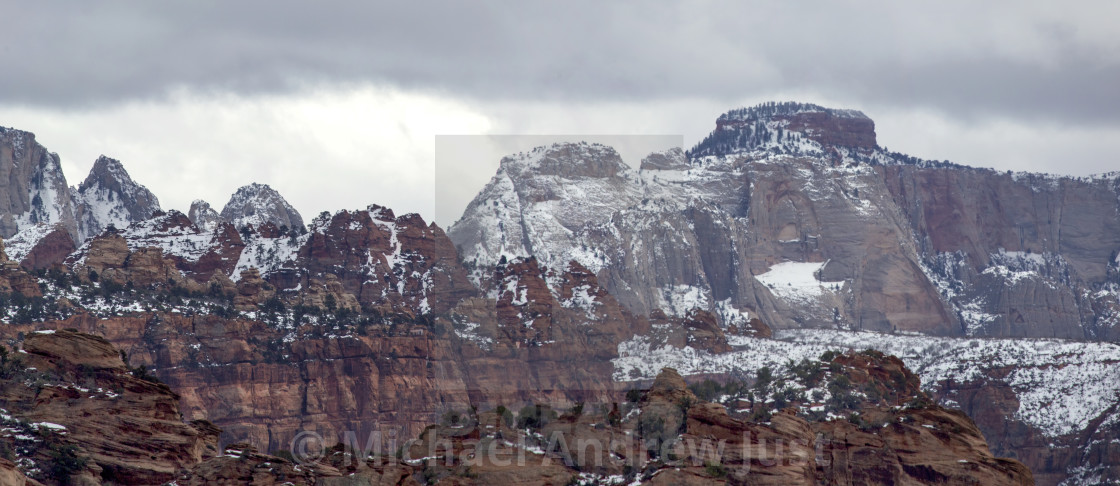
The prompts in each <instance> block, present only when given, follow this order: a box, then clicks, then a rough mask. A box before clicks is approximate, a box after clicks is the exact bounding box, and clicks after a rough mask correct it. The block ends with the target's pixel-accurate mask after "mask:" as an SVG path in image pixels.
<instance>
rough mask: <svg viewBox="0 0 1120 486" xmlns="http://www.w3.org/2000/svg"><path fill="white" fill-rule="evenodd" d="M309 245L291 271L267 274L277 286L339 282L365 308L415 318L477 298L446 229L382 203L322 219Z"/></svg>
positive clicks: (282, 269)
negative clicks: (472, 296)
mask: <svg viewBox="0 0 1120 486" xmlns="http://www.w3.org/2000/svg"><path fill="white" fill-rule="evenodd" d="M304 241H305V243H303V245H302V246H301V247H299V249H298V253H295V254H294V255H293V258H292V260H291V263H290V265H281V266H278V267H277V269H276V270H275V271H272V272H270V273H269V274H268V275H267V276H266V278H267V279H268V280H269V281H270V282H272V283H273V284H274V285H276V287H277V288H279V289H282V290H287V289H293V288H308V287H310V286H311V285H312V283H311V279H315V280H318V281H320V282H329V281H331V280H337V281H338V282H339V283H340V284H341V286H342V287H341V290H342V292H343V293H345V294H350V295H353V296H355V297H356V298H357V300H358V303H359V304H360V305H361V306H362V308H363V309H376V310H377V312H380V313H382V314H392V313H403V314H405V315H414V316H416V315H422V314H433V313H443V312H446V311H447V310H449V309H450V308H451V307H452V306H454V305H455V304H456V303H457V302H459V300H461V299H462V298H464V297H467V296H470V295H473V294H474V293H475V289H474V287H473V286H472V285H471V284H470V281H469V280H468V279H467V275H466V271H465V269H464V268H463V267H462V265H460V264H459V262H458V258H457V257H456V254H455V247H454V246H453V245H452V244H451V241H450V240H449V239H448V238H447V236H446V235H445V234H444V232H443V230H442V229H440V228H439V227H438V226H436V225H434V224H428V223H426V222H424V220H423V219H422V218H421V217H420V216H419V215H417V214H406V215H403V216H400V217H397V216H395V215H394V214H393V211H392V210H390V209H388V208H384V207H381V206H377V205H372V206H370V207H369V208H367V209H366V210H364V211H339V212H337V213H335V214H334V215H333V216H330V217H326V216H323V217H320V218H317V219H316V220H315V221H314V222H313V224H312V231H311V232H310V233H309V234H308V235H307V236H306V240H304ZM294 269H299V271H292V270H294ZM332 275H333V277H331V276H332Z"/></svg>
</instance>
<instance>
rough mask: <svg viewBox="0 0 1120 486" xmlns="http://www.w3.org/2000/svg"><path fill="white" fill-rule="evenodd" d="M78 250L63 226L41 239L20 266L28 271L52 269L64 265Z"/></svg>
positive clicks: (56, 227) (57, 227)
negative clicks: (67, 258)
mask: <svg viewBox="0 0 1120 486" xmlns="http://www.w3.org/2000/svg"><path fill="white" fill-rule="evenodd" d="M76 249H77V248H76V247H75V246H74V240H73V239H71V237H70V233H67V232H66V228H64V227H62V226H61V225H59V226H55V228H54V230H52V231H51V232H50V233H47V235H46V236H44V237H43V238H42V239H40V240H39V242H38V243H36V244H35V246H34V247H32V248H31V251H30V252H28V253H27V255H25V256H24V257H23V261H21V262H20V266H22V267H23V268H24V269H26V270H28V271H31V270H40V269H46V268H51V267H53V266H56V265H60V264H62V262H63V261H65V260H66V257H67V256H69V255H70V254H71V253H73V252H74V250H76Z"/></svg>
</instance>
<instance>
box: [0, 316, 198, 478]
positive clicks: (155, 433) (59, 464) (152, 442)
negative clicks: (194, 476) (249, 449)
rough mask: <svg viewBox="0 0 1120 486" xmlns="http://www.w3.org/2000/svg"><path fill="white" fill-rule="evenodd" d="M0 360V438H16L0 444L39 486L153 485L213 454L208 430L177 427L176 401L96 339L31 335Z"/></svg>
mask: <svg viewBox="0 0 1120 486" xmlns="http://www.w3.org/2000/svg"><path fill="white" fill-rule="evenodd" d="M2 358H3V377H2V379H0V403H2V404H3V407H4V409H5V412H4V417H3V420H4V422H5V427H6V429H5V430H9V431H11V430H15V431H18V432H19V433H18V434H11V433H8V434H5V436H4V437H0V442H3V443H5V444H6V445H7V447H9V449H7V450H9V451H17V452H16V453H17V454H18V455H19V456H20V461H19V463H20V464H21V465H22V467H21V469H22V470H23V471H22V472H24V473H26V474H30V475H32V476H34V477H36V478H37V479H39V480H41V481H44V482H46V483H47V484H66V483H68V482H76V483H80V484H101V483H102V481H106V482H111V483H113V484H137V485H139V484H160V483H163V482H166V481H170V480H172V479H174V478H175V475H176V473H177V472H178V471H179V470H180V469H182V468H185V467H189V466H193V465H195V464H198V463H199V462H201V461H202V460H203V459H204V458H207V457H211V456H213V455H215V454H217V452H218V451H217V440H218V430H217V429H216V428H214V427H212V426H210V425H209V424H206V423H205V422H195V423H190V424H188V423H184V422H183V421H182V418H181V417H180V415H179V405H178V402H179V396H178V395H176V394H175V393H173V392H172V391H171V390H170V389H169V388H168V387H167V386H166V385H163V384H161V383H159V382H157V381H154V379H153V378H150V377H147V376H146V375H144V374H143V373H137V372H136V371H130V370H129V368H128V367H127V366H126V364H125V363H124V362H123V361H121V354H120V353H119V352H118V351H117V349H116V348H114V347H113V346H112V345H111V344H109V343H108V342H107V341H105V340H104V339H102V338H99V337H96V336H92V335H88V334H81V333H77V332H73V331H64V330H59V331H54V332H51V333H32V334H30V335H28V336H27V338H26V339H25V340H24V342H23V352H21V353H18V354H13V353H8V354H4V355H3V356H2ZM27 383H31V384H32V386H28V385H27ZM33 464H38V465H39V467H35V468H32V467H31V465H33ZM5 484H14V483H5Z"/></svg>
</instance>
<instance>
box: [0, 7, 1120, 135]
mask: <svg viewBox="0 0 1120 486" xmlns="http://www.w3.org/2000/svg"><path fill="white" fill-rule="evenodd" d="M795 3H796V5H794V4H795ZM896 4H897V5H896ZM1040 5H1041V6H1033V4H1028V3H1020V2H1016V3H1010V4H1004V5H999V4H992V5H988V6H976V5H972V4H970V3H959V4H955V5H954V4H953V3H952V2H939V3H938V6H936V7H928V8H916V7H911V6H909V5H906V4H902V3H899V2H882V3H879V4H867V3H860V4H859V7H858V8H856V7H854V6H853V4H847V3H842V2H828V3H821V4H807V3H800V2H778V3H751V4H750V5H740V4H737V3H719V2H703V3H701V2H688V3H676V4H668V3H653V2H629V3H608V4H604V3H601V2H573V1H566V2H555V3H548V4H542V3H536V2H514V1H506V2H482V3H478V2H470V3H468V2H441V3H434V2H386V3H385V4H371V3H367V2H315V3H311V2H286V1H251V2H217V1H209V2H177V3H176V2H128V3H125V2H116V3H101V2H97V3H92V2H75V3H68V4H66V5H60V4H51V3H48V2H21V3H18V4H16V5H15V6H8V7H7V8H6V10H7V12H6V17H7V18H8V19H9V21H8V22H6V23H5V26H4V27H3V28H2V29H0V63H2V65H3V66H5V74H4V76H0V103H4V102H6V103H21V104H28V105H32V106H34V105H48V106H54V107H68V106H86V105H91V104H94V105H96V104H102V103H113V102H117V101H123V100H129V99H135V98H147V97H159V96H163V95H165V94H166V93H168V92H169V90H174V89H176V88H188V89H193V90H200V91H209V90H214V91H223V92H234V93H260V92H284V91H288V90H294V89H300V88H301V87H306V86H307V85H309V84H315V83H320V82H325V83H366V82H373V83H384V84H388V85H392V86H398V87H402V88H405V89H413V90H430V91H436V92H441V93H446V94H449V95H452V96H460V97H469V98H473V99H476V100H482V101H485V100H505V101H508V100H518V99H524V100H536V101H548V100H555V101H565V100H578V101H583V102H587V101H595V100H612V101H642V100H663V99H682V98H703V99H709V100H717V101H728V102H729V103H730V102H731V101H732V100H738V99H743V98H746V97H751V96H756V95H758V94H760V93H761V94H765V93H772V92H790V91H801V92H815V93H820V94H821V95H822V96H825V97H827V98H830V99H838V100H844V101H845V102H846V103H851V104H854V105H858V106H855V107H857V108H858V107H864V106H873V105H877V106H892V107H894V108H902V109H906V108H924V109H936V110H939V111H942V112H945V113H952V114H953V115H952V116H958V117H968V116H1006V117H1024V116H1025V117H1037V116H1045V117H1049V118H1054V119H1058V120H1067V121H1081V122H1084V121H1092V122H1094V123H1096V122H1105V123H1109V124H1116V123H1120V90H1117V89H1115V86H1117V85H1120V62H1118V61H1120V56H1118V49H1117V42H1116V36H1115V35H1112V34H1111V27H1109V26H1108V25H1107V22H1106V23H1105V24H1102V25H1094V23H1093V19H1094V18H1100V17H1103V18H1104V19H1107V18H1109V17H1111V16H1112V13H1115V12H1108V11H1106V9H1115V7H1113V6H1112V5H1111V4H1109V3H1101V4H1097V5H1091V4H1086V5H1082V6H1081V7H1082V8H1081V9H1080V10H1085V11H1087V13H1084V14H1080V15H1072V16H1071V15H1070V14H1069V12H1070V11H1077V10H1078V9H1077V8H1075V7H1064V8H1065V10H1058V11H1050V10H1048V9H1047V7H1046V6H1045V4H1040ZM1089 7H1092V8H1089Z"/></svg>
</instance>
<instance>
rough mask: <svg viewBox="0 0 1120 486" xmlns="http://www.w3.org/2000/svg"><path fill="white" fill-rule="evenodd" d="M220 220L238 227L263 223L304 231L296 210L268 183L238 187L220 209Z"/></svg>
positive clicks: (256, 225)
mask: <svg viewBox="0 0 1120 486" xmlns="http://www.w3.org/2000/svg"><path fill="white" fill-rule="evenodd" d="M221 217H222V219H224V220H226V221H229V222H230V223H233V225H234V226H236V227H238V228H241V227H243V226H249V225H253V226H254V227H259V226H261V225H263V224H265V223H272V224H273V225H276V227H277V228H280V227H285V226H286V227H288V228H303V217H301V216H300V215H299V211H296V209H295V208H293V207H292V205H291V204H288V201H287V200H286V199H284V196H281V195H280V193H279V192H276V190H275V189H273V188H271V187H269V186H268V184H257V183H253V184H249V185H247V186H242V187H240V188H238V189H237V192H235V193H233V195H232V196H230V198H229V202H227V203H226V205H225V207H223V208H222V212H221Z"/></svg>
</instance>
